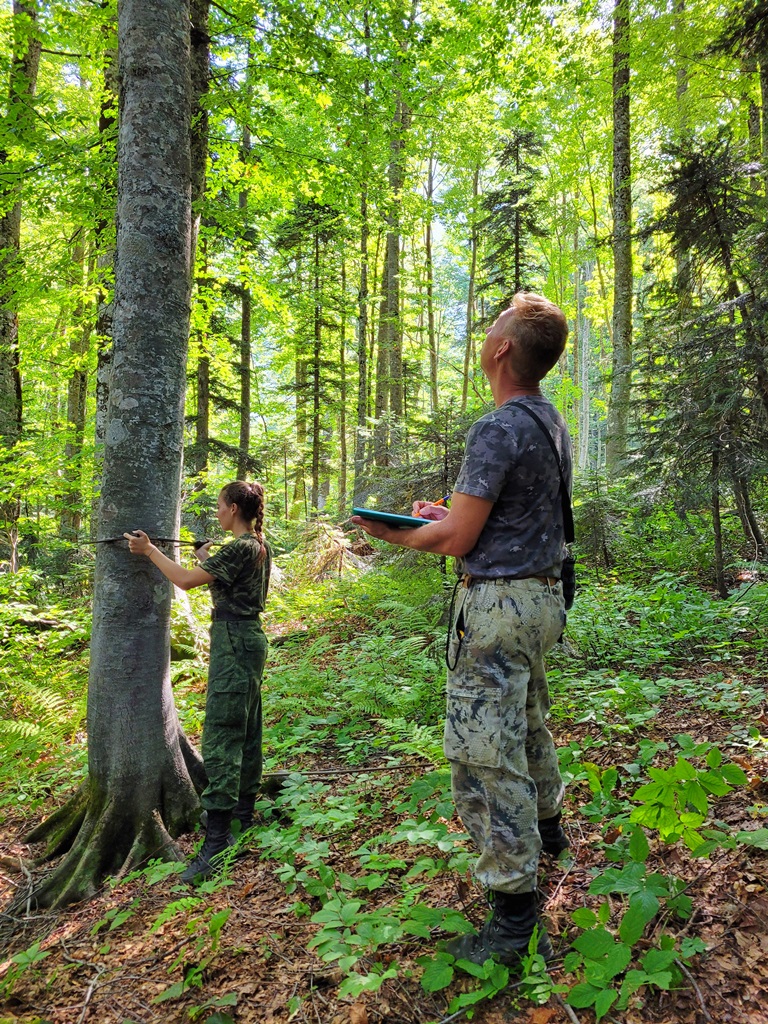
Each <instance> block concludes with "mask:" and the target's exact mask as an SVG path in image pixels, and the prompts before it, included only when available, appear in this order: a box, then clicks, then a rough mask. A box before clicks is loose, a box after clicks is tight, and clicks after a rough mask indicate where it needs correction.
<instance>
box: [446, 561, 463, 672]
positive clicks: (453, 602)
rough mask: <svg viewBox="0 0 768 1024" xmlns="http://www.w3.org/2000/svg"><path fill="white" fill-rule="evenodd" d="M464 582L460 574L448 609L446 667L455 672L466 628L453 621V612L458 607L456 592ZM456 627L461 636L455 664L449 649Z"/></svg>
mask: <svg viewBox="0 0 768 1024" xmlns="http://www.w3.org/2000/svg"><path fill="white" fill-rule="evenodd" d="M463 582H464V577H463V576H459V578H458V579H457V580H456V586H455V587H454V588H453V593H452V594H451V604H450V607H449V609H448V632H447V633H446V634H445V667H446V668H447V669H448V671H449V672H453V670H454V669H455V668H456V666H457V665H458V663H459V655H460V654H461V645H462V644H463V643H464V630H463V629H459V628H458V623H455V622H454V621H453V613H454V610H455V608H456V592H457V591H458V589H459V587H460V586H461V584H462V583H463ZM454 628H455V629H456V633H457V634H458V637H459V646H458V647H457V648H456V657H455V659H454V662H453V664H451V662H450V656H449V651H450V649H451V633H452V632H453V630H454Z"/></svg>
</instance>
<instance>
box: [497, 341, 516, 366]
mask: <svg viewBox="0 0 768 1024" xmlns="http://www.w3.org/2000/svg"><path fill="white" fill-rule="evenodd" d="M511 348H512V339H511V338H502V339H501V341H500V342H499V344H498V346H497V347H496V351H495V352H494V353H493V358H494V359H495V360H496V362H499V361H500V360H502V359H506V357H507V356H508V355H509V352H510V350H511Z"/></svg>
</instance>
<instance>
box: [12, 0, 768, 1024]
mask: <svg viewBox="0 0 768 1024" xmlns="http://www.w3.org/2000/svg"><path fill="white" fill-rule="evenodd" d="M0 19H1V21H2V31H1V32H0V109H2V114H3V119H2V123H0V481H1V485H0V637H1V642H0V826H1V827H0V1024H17V1022H18V1024H84V1022H86V1021H88V1022H89V1024H92V1022H96V1021H98V1022H99V1024H101V1022H104V1024H155V1022H160V1021H172V1022H179V1024H181V1022H188V1021H192V1022H194V1021H198V1022H200V1024H234V1022H251V1021H253V1022H257V1021H258V1022H265V1024H268V1022H275V1024H278V1022H279V1024H287V1022H289V1021H295V1022H297V1024H310V1022H317V1024H343V1022H348V1024H449V1022H454V1021H461V1020H468V1019H473V1020H476V1021H479V1022H481V1024H501V1022H506V1021H519V1022H521V1024H523V1022H524V1024H566V1022H570V1024H574V1022H575V1024H592V1022H593V1021H603V1020H604V1021H607V1022H610V1024H645V1022H648V1024H672V1022H675V1024H700V1022H710V1021H714V1022H720V1021H729V1022H734V1024H747V1022H749V1024H754V1022H758V1024H759V1022H760V1021H766V1022H768V1011H766V1009H765V1007H766V1006H768V938H766V934H767V933H768V928H767V925H768V863H767V862H766V853H767V852H768V821H767V820H766V819H767V818H768V750H767V749H766V748H767V746H768V702H767V701H766V668H765V665H766V655H767V653H768V652H767V650H766V643H767V641H766V636H767V635H768V570H767V569H766V565H767V564H768V540H766V531H767V530H768V234H767V233H766V223H767V222H768V9H767V8H766V6H765V4H764V3H763V2H762V0H727V2H718V0H666V2H661V0H613V2H605V3H593V2H591V0H570V2H563V0H552V2H549V3H543V2H541V0H472V2H467V0H370V3H368V2H367V0H366V2H363V3H359V4H352V3H350V2H348V0H328V2H327V3H325V4H316V3H315V2H314V0H306V2H287V0H265V2H264V3H261V4H254V3H252V2H251V0H224V2H223V3H217V2H215V0H153V2H152V3H151V4H147V3H144V2H142V0H57V2H54V3H50V2H47V0H4V2H3V3H2V4H0ZM519 291H532V292H536V293H539V294H541V295H544V296H546V297H547V298H548V299H550V300H551V301H552V302H554V303H556V304H557V305H558V306H559V307H560V308H561V309H562V310H563V312H564V313H565V315H566V317H567V319H568V324H569V339H568V345H567V348H566V350H565V353H564V354H563V356H562V357H561V358H560V360H559V362H558V363H557V365H556V366H555V368H554V369H553V370H552V371H551V372H550V374H549V375H548V376H547V377H546V379H545V381H544V382H543V390H544V392H545V394H546V396H547V397H548V398H549V399H550V400H551V402H552V403H554V405H555V406H556V407H557V409H558V410H559V411H560V413H561V414H562V416H563V417H564V418H565V420H566V422H567V425H568V429H569V432H570V435H571V438H572V441H573V457H574V470H575V480H574V488H573V513H574V518H575V526H576V531H575V532H576V541H575V544H574V545H573V554H574V556H575V557H576V574H577V592H576V599H575V603H574V606H573V608H572V610H571V611H569V613H568V622H567V628H566V630H565V633H564V635H563V637H562V639H561V642H560V643H558V644H557V645H556V646H555V648H554V649H553V651H552V652H551V653H550V655H549V658H548V663H547V668H548V679H549V685H550V691H551V697H552V708H551V718H550V728H551V731H552V733H553V735H554V737H555V741H556V744H557V747H558V755H559V759H560V770H561V773H562V775H563V778H564V781H565V782H566V786H567V790H566V802H565V806H564V814H563V825H564V828H565V831H566V834H567V835H568V837H569V839H570V843H571V847H570V850H569V851H567V852H565V853H563V854H561V855H560V857H559V858H554V857H546V856H543V857H542V858H541V862H540V867H539V902H540V907H541V913H542V917H543V919H545V920H546V922H547V928H548V931H549V934H550V936H551V938H552V940H553V944H554V947H555V954H556V956H555V959H554V960H553V961H552V962H550V963H545V961H544V959H543V957H542V956H541V955H539V954H538V953H537V952H536V951H535V950H533V951H531V952H530V953H529V954H528V955H527V956H526V957H524V960H523V968H522V971H518V972H515V971H513V970H511V969H510V968H508V967H506V966H504V965H503V964H500V963H493V962H491V961H488V962H487V963H486V964H485V965H484V966H476V965H471V964H470V965H469V967H467V962H466V961H461V962H460V963H459V962H457V961H455V959H454V957H453V956H451V954H450V953H448V952H446V951H445V948H444V940H445V939H446V937H447V936H449V935H451V934H456V933H457V932H458V933H460V934H461V933H466V932H469V931H470V930H471V929H472V928H473V927H475V928H476V927H479V926H480V925H481V923H482V921H483V917H484V914H485V912H486V904H485V899H484V894H483V892H482V890H481V888H480V886H479V885H478V884H477V882H476V881H475V880H474V877H473V875H472V865H473V863H474V860H475V855H474V853H473V847H472V844H471V842H470V841H469V837H468V836H467V834H466V832H465V831H464V828H463V826H462V822H461V820H460V819H459V817H458V816H457V815H456V813H455V809H454V805H453V802H452V799H451V779H450V770H449V766H448V762H447V761H446V759H445V756H444V753H443V747H442V739H443V721H444V716H445V700H446V696H445V680H446V669H445V661H444V655H445V648H446V634H447V630H448V619H449V604H450V600H451V591H452V590H453V587H454V582H455V579H456V570H455V566H454V564H453V559H451V558H450V557H441V556H437V555H429V554H422V553H417V552H413V551H403V550H400V549H395V548H393V547H391V546H389V545H386V544H383V543H381V542H378V541H376V540H372V539H371V538H369V537H368V536H367V535H365V534H364V533H363V532H362V531H361V530H360V529H358V528H356V527H355V526H354V525H353V524H351V523H350V521H349V520H350V516H351V515H352V508H353V506H367V507H374V508H378V509H386V510H390V511H395V512H400V513H403V514H409V513H410V510H411V506H412V502H413V501H414V500H417V499H423V500H430V499H431V500H435V499H437V498H439V497H442V496H444V495H447V494H450V493H451V491H452V489H453V486H454V483H455V481H456V477H457V475H458V472H459V468H460V466H461V464H462V456H463V452H464V443H465V439H466V435H467V431H468V429H469V427H470V426H471V424H472V423H473V422H474V421H475V420H477V419H478V417H479V416H481V415H482V414H483V413H485V412H486V411H488V409H489V408H491V406H492V396H491V392H490V389H489V386H488V382H487V380H486V378H485V375H484V374H483V372H482V370H481V368H480V365H479V353H480V349H481V347H482V343H483V339H484V337H485V332H486V329H487V328H488V327H489V326H490V324H492V323H493V321H494V320H495V318H496V317H497V316H498V314H499V312H500V311H502V310H504V309H506V308H507V307H508V306H509V304H510V301H511V300H512V297H513V296H514V295H515V294H516V293H517V292H519ZM235 479H247V480H258V481H259V482H260V483H261V484H262V485H263V487H264V491H265V496H266V504H265V518H264V526H265V533H266V537H267V539H268V541H269V544H270V547H271V550H272V553H273V556H274V560H273V566H272V575H271V584H270V594H269V599H268V603H267V608H266V612H265V615H264V620H265V631H266V633H267V635H268V638H269V641H270V650H269V654H268V658H267V666H266V670H265V676H264V686H263V702H264V754H265V779H264V784H263V786H262V790H261V792H260V794H259V797H258V800H257V803H256V824H255V826H254V828H253V829H251V830H250V831H248V832H247V833H246V834H245V836H244V837H242V839H241V840H240V842H239V844H238V846H236V847H234V848H233V853H232V855H231V856H229V857H228V858H227V862H226V864H225V866H224V869H223V870H222V871H221V872H219V873H217V874H215V875H214V876H213V877H211V878H208V879H207V880H205V881H204V882H203V884H202V885H199V886H197V887H194V888H192V887H189V886H187V885H183V884H181V881H180V873H181V871H182V870H183V868H184V862H185V861H186V860H187V859H188V858H189V857H190V855H191V854H192V852H193V851H194V849H195V848H196V847H197V845H198V844H199V842H200V838H201V833H200V826H199V824H198V819H199V815H200V801H199V795H200V792H201V790H202V788H203V786H204V784H205V783H204V778H205V771H204V765H203V762H202V760H201V757H200V753H199V747H200V737H201V733H202V725H203V720H204V711H205V699H206V673H207V666H208V655H209V634H208V630H209V625H210V599H209V597H208V594H207V588H200V589H197V590H193V591H190V592H184V591H182V590H180V589H175V590H174V588H173V587H172V586H171V585H170V584H163V583H162V581H161V580H160V576H159V575H158V574H157V573H156V572H155V573H154V575H153V572H154V570H153V569H152V566H151V564H149V563H148V561H147V560H140V559H134V558H131V557H129V555H128V554H127V545H126V543H125V542H124V541H123V540H122V537H123V533H124V532H125V531H133V530H136V529H139V528H140V529H142V530H145V531H147V533H148V534H149V535H150V536H151V537H152V538H153V540H155V541H156V542H157V543H158V545H160V547H162V550H163V551H165V552H166V553H167V554H168V555H170V556H171V557H173V558H177V559H178V560H179V561H180V562H181V564H182V565H186V566H190V565H193V564H194V560H193V556H192V551H193V546H194V544H195V543H197V542H199V541H201V540H203V539H205V538H211V539H213V541H214V542H219V541H220V540H221V539H222V538H221V530H220V529H219V525H218V524H217V522H216V516H215V514H214V511H215V508H216V502H217V496H218V495H219V492H220V490H221V488H222V485H224V484H226V483H227V482H228V481H231V480H235ZM473 968H474V969H473Z"/></svg>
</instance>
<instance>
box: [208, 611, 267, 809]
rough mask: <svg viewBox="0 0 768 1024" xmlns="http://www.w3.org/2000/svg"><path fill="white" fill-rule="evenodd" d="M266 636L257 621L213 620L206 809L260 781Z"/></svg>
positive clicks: (247, 792) (249, 792) (229, 804)
mask: <svg viewBox="0 0 768 1024" xmlns="http://www.w3.org/2000/svg"><path fill="white" fill-rule="evenodd" d="M266 656H267V638H266V637H265V636H264V633H263V632H262V630H261V626H260V625H259V623H258V622H257V621H252V622H251V621H244V622H212V623H211V661H210V667H209V669H208V696H207V698H206V702H205V725H204V726H203V750H202V753H203V761H204V762H205V770H206V772H207V774H208V785H207V786H206V788H205V790H204V791H203V795H202V797H201V803H202V805H203V807H204V808H205V810H207V811H230V810H232V809H233V808H234V806H235V804H236V803H237V800H238V798H239V797H250V796H254V795H255V793H256V791H257V789H258V788H259V783H260V782H261V766H262V755H261V733H262V719H261V675H262V672H263V671H264V662H265V660H266Z"/></svg>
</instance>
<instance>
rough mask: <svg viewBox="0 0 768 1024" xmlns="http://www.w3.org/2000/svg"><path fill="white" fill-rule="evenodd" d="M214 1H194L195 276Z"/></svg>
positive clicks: (192, 157) (191, 10)
mask: <svg viewBox="0 0 768 1024" xmlns="http://www.w3.org/2000/svg"><path fill="white" fill-rule="evenodd" d="M209 12H210V0H190V3H189V15H190V22H191V32H190V82H191V88H192V101H191V102H192V119H191V123H190V160H191V172H190V173H191V178H192V243H191V247H192V258H191V265H190V270H191V271H192V273H194V268H195V254H196V252H197V239H198V234H199V230H200V217H201V215H202V203H203V199H204V198H205V180H206V165H207V163H208V120H209V118H208V107H207V105H206V104H205V103H204V99H205V97H206V95H207V94H208V87H209V84H210V77H211V39H210V36H209V34H208V32H209V29H208V15H209Z"/></svg>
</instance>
